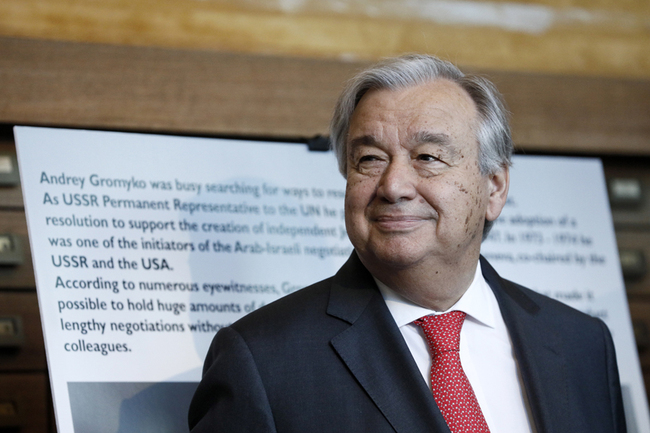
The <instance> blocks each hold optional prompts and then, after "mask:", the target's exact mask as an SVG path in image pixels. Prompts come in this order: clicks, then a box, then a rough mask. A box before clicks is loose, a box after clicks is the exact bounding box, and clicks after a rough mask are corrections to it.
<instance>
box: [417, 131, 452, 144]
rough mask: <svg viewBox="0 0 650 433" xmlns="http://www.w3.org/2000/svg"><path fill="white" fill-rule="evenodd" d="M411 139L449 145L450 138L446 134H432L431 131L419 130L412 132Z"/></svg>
mask: <svg viewBox="0 0 650 433" xmlns="http://www.w3.org/2000/svg"><path fill="white" fill-rule="evenodd" d="M413 141H415V142H416V143H431V144H440V145H442V146H449V145H450V144H451V140H450V139H449V136H448V135H447V134H434V133H433V132H427V131H420V132H416V133H415V134H413Z"/></svg>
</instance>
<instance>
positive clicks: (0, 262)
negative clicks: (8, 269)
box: [0, 233, 24, 266]
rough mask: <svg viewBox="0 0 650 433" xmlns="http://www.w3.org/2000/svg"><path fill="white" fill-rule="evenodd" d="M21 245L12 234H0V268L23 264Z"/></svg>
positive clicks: (19, 240)
mask: <svg viewBox="0 0 650 433" xmlns="http://www.w3.org/2000/svg"><path fill="white" fill-rule="evenodd" d="M23 257H24V254H23V245H22V242H21V239H20V238H19V237H18V236H16V235H14V234H12V233H4V234H0V266H18V265H22V264H23Z"/></svg>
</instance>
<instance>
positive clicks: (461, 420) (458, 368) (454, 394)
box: [413, 311, 490, 433]
mask: <svg viewBox="0 0 650 433" xmlns="http://www.w3.org/2000/svg"><path fill="white" fill-rule="evenodd" d="M465 316H466V314H465V313H463V312H462V311H452V312H450V313H445V314H440V315H433V316H424V317H422V318H420V319H418V320H416V321H414V322H413V323H415V324H416V325H418V326H419V327H421V328H422V330H423V331H424V335H425V337H426V338H427V342H428V344H429V353H431V361H432V362H431V390H432V392H433V398H434V399H435V400H436V403H437V404H438V407H439V408H440V412H442V416H443V417H444V418H445V421H446V422H447V425H448V426H449V430H451V433H489V432H490V429H489V428H488V426H487V423H486V422H485V418H484V417H483V412H481V407H480V406H479V405H478V401H477V400H476V396H475V395H474V390H472V385H470V383H469V380H467V376H465V372H464V371H463V367H462V365H461V364H460V353H459V349H460V330H461V328H462V327H463V321H464V320H465Z"/></svg>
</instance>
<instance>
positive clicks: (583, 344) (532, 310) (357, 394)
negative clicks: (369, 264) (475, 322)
mask: <svg viewBox="0 0 650 433" xmlns="http://www.w3.org/2000/svg"><path fill="white" fill-rule="evenodd" d="M481 260H482V261H481V266H482V269H483V275H484V276H485V278H486V280H487V282H488V284H489V285H490V287H491V288H492V290H493V291H494V293H495V295H496V298H497V301H498V303H499V307H500V309H501V314H502V315H503V318H504V320H505V323H506V326H507V327H508V331H509V333H510V337H511V339H512V343H513V347H514V350H515V356H516V359H517V362H518V365H519V369H520V371H521V375H522V379H523V383H524V387H525V390H526V395H527V398H528V402H529V405H530V411H531V413H532V417H533V422H534V424H535V426H536V429H537V432H538V433H546V432H567V433H569V432H570V433H599V432H602V433H612V432H617V433H623V432H624V431H625V421H624V414H623V405H622V399H621V390H620V384H619V379H618V370H617V367H616V358H615V354H614V347H613V344H612V340H611V337H610V334H609V331H608V330H607V327H606V326H605V324H604V323H603V322H602V321H600V320H597V319H594V318H592V317H590V316H587V315H585V314H582V313H580V312H578V311H576V310H574V309H572V308H570V307H567V306H565V305H564V304H561V303H559V302H557V301H554V300H552V299H549V298H547V297H544V296H542V295H540V294H538V293H535V292H533V291H531V290H528V289H526V288H524V287H521V286H519V285H517V284H514V283H512V282H510V281H507V280H504V279H502V278H500V277H499V276H498V275H497V273H496V272H495V271H494V269H493V268H492V267H491V266H490V265H489V264H488V263H487V261H485V260H484V259H481ZM189 424H190V428H191V429H192V432H193V433H207V432H279V433H284V432H300V433H306V432H310V433H311V432H342V431H350V432H373V433H379V432H399V433H407V432H411V433H422V432H440V433H442V432H444V433H449V429H448V427H447V425H446V424H445V421H444V419H443V417H442V415H441V414H440V411H439V409H438V407H437V406H436V403H435V401H434V399H433V397H432V394H431V391H430V389H429V387H428V386H427V385H426V383H425V382H424V381H423V380H422V376H421V374H420V373H419V371H418V369H417V367H416V364H415V361H414V360H413V358H412V356H411V354H410V352H409V350H408V348H407V346H406V343H405V342H404V339H403V338H402V335H401V333H400V331H399V329H398V328H397V325H396V324H395V322H394V320H393V318H392V316H391V314H390V312H389V310H388V308H387V307H386V304H385V302H384V300H383V298H382V296H381V294H380V292H379V290H378V289H377V286H376V284H375V282H374V280H373V279H372V277H371V275H370V273H369V272H368V271H367V270H366V269H365V267H364V266H363V265H362V264H361V262H360V261H359V259H358V257H357V256H356V254H354V253H353V254H352V256H351V257H350V259H349V260H348V261H347V263H346V264H345V265H344V266H343V267H342V268H341V269H340V270H339V272H338V273H337V274H336V275H335V276H334V277H332V278H329V279H327V280H324V281H321V282H319V283H316V284H314V285H312V286H310V287H308V288H305V289H302V290H299V291H298V292H296V293H294V294H292V295H289V296H287V297H285V298H282V299H280V300H278V301H276V302H274V303H272V304H269V305H268V306H266V307H264V308H261V309H259V310H257V311H255V312H253V313H251V314H249V315H248V316H246V317H244V318H242V319H241V320H239V321H238V322H236V323H234V324H233V325H232V326H230V327H228V328H224V329H222V330H220V331H219V333H218V334H217V336H216V337H215V339H214V341H213V343H212V346H211V348H210V350H209V352H208V355H207V358H206V361H205V366H204V374H203V380H202V381H201V383H200V385H199V387H198V389H197V391H196V394H195V395H194V399H193V401H192V404H191V406H190V411H189ZM493 433H500V432H493Z"/></svg>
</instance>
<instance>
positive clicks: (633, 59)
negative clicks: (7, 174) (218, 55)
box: [0, 0, 650, 79]
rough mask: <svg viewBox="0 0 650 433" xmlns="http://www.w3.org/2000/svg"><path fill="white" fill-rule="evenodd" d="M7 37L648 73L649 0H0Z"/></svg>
mask: <svg viewBox="0 0 650 433" xmlns="http://www.w3.org/2000/svg"><path fill="white" fill-rule="evenodd" d="M0 36H11V37H27V38H41V39H52V40H68V41H79V42H98V43H111V44H124V45H135V46H157V47H168V48H183V49H202V50H206V49H207V50H216V51H231V52H240V53H254V54H281V55H289V56H297V57H309V58H329V59H358V60H363V59H376V58H379V57H384V56H390V55H395V54H399V53H403V52H414V51H415V52H428V53H433V54H437V55H440V56H442V57H445V58H448V59H451V60H452V61H454V62H456V63H458V64H460V65H464V66H469V67H473V68H478V69H492V70H503V71H522V72H539V73H551V74H556V73H557V74H570V75H590V76H603V77H620V78H641V79H647V78H650V2H649V1H648V0H519V1H518V2H502V1H487V0H475V1H458V0H446V1H442V0H439V1H434V0H409V1H406V0H2V1H0Z"/></svg>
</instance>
